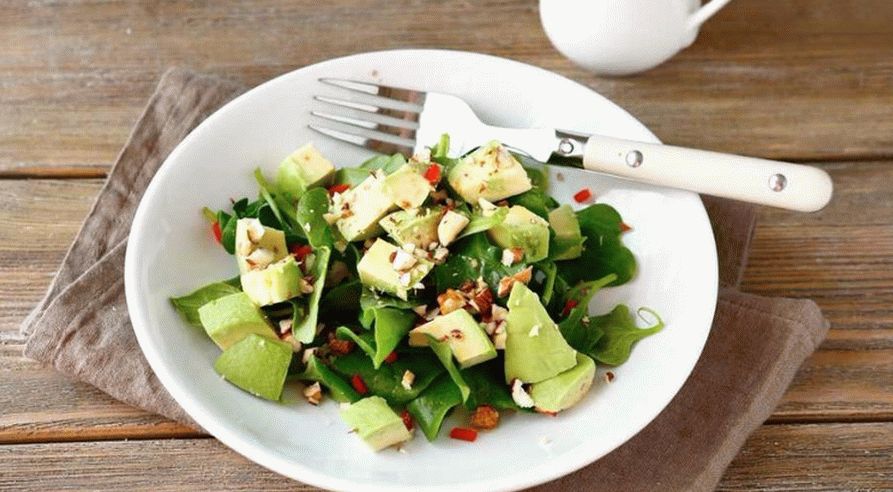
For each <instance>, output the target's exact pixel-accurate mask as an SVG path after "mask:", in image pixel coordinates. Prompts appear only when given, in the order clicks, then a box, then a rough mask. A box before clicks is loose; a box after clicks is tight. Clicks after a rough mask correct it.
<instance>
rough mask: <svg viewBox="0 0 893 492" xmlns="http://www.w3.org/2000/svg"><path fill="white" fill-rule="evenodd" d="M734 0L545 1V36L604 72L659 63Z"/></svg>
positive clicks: (623, 71) (567, 53)
mask: <svg viewBox="0 0 893 492" xmlns="http://www.w3.org/2000/svg"><path fill="white" fill-rule="evenodd" d="M727 3H729V0H711V1H709V2H708V3H706V4H704V5H703V6H702V5H701V1H700V0H540V19H541V20H542V23H543V28H544V29H545V31H546V35H547V36H549V39H550V40H551V41H552V44H553V45H555V47H556V48H557V49H558V51H560V52H561V53H562V54H563V55H564V56H566V57H568V58H570V59H571V60H572V61H573V62H575V63H577V64H578V65H580V66H582V67H584V68H586V69H588V70H591V71H593V72H595V73H597V74H601V75H629V74H633V73H637V72H642V71H645V70H648V69H650V68H653V67H656V66H657V65H660V64H661V63H663V62H664V61H666V60H668V59H670V58H671V57H672V56H673V55H675V54H676V53H678V52H679V51H680V50H682V49H684V48H686V47H688V46H689V45H690V44H691V43H692V42H694V40H695V38H696V37H697V36H698V29H699V28H700V27H701V24H703V23H704V21H706V20H707V19H709V18H710V16H712V15H713V14H715V13H716V12H717V11H718V10H719V9H721V8H722V7H723V6H725V5H726V4H727Z"/></svg>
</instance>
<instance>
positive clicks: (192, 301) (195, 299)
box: [171, 282, 242, 328]
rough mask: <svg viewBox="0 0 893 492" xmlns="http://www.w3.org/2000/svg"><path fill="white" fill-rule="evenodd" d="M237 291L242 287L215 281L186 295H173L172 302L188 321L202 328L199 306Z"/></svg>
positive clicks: (240, 290)
mask: <svg viewBox="0 0 893 492" xmlns="http://www.w3.org/2000/svg"><path fill="white" fill-rule="evenodd" d="M237 292H242V289H239V288H238V287H235V286H233V285H230V284H229V283H227V282H215V283H213V284H208V285H206V286H204V287H202V288H200V289H198V290H196V291H194V292H192V293H190V294H187V295H185V296H182V297H171V304H173V305H174V309H176V310H177V312H178V313H180V316H182V317H183V319H184V320H185V321H186V322H187V323H189V324H190V325H192V326H195V327H196V328H201V327H202V322H201V321H200V320H199V317H198V308H200V307H202V306H204V305H205V304H207V303H209V302H211V301H213V300H214V299H219V298H221V297H224V296H228V295H230V294H235V293H237Z"/></svg>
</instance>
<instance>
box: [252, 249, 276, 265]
mask: <svg viewBox="0 0 893 492" xmlns="http://www.w3.org/2000/svg"><path fill="white" fill-rule="evenodd" d="M275 258H276V257H275V256H274V255H273V252H272V251H270V250H268V249H266V248H257V249H256V250H254V251H252V252H251V254H250V255H248V256H247V257H246V258H245V260H246V261H247V262H249V263H250V264H251V265H252V266H254V267H256V268H257V269H263V268H266V267H267V265H269V264H270V263H273V260H274V259H275Z"/></svg>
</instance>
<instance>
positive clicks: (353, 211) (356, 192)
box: [334, 171, 395, 242]
mask: <svg viewBox="0 0 893 492" xmlns="http://www.w3.org/2000/svg"><path fill="white" fill-rule="evenodd" d="M385 179H386V178H385V176H384V173H383V172H381V171H375V172H374V173H372V175H370V176H369V177H368V178H366V179H365V180H363V182H362V183H360V184H359V185H357V186H356V187H355V188H351V189H350V190H348V191H345V192H344V193H343V194H342V195H341V197H340V199H339V200H338V203H335V204H334V205H335V209H336V210H341V214H342V215H341V217H340V218H339V219H338V220H337V221H336V222H335V225H336V226H337V227H338V230H339V231H340V232H341V235H342V236H344V239H345V240H347V241H348V242H351V241H362V240H364V239H369V238H370V237H374V236H377V235H379V234H381V227H379V225H378V221H380V220H381V219H382V218H383V217H384V216H385V215H386V214H387V213H388V212H390V211H391V210H393V209H394V207H395V204H394V200H393V199H391V196H390V195H389V194H388V193H385V191H384V182H385Z"/></svg>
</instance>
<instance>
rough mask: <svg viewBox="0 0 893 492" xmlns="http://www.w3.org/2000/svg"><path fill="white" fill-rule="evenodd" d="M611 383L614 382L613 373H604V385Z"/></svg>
mask: <svg viewBox="0 0 893 492" xmlns="http://www.w3.org/2000/svg"><path fill="white" fill-rule="evenodd" d="M613 381H614V373H613V372H611V371H608V372H606V373H605V382H606V383H610V382H613Z"/></svg>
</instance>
